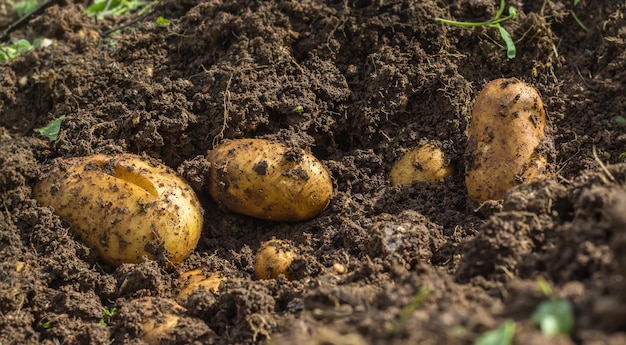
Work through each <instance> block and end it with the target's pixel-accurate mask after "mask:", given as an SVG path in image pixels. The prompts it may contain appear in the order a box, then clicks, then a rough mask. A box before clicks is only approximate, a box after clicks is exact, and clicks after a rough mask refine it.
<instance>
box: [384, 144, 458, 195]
mask: <svg viewBox="0 0 626 345" xmlns="http://www.w3.org/2000/svg"><path fill="white" fill-rule="evenodd" d="M452 172H453V169H452V167H451V166H450V164H449V162H448V160H447V159H446V156H445V154H444V153H443V151H442V150H441V148H439V147H437V146H436V145H433V144H425V145H421V146H418V147H417V148H415V149H413V150H411V151H409V152H407V153H406V154H405V155H404V156H402V158H400V160H399V161H397V162H396V164H394V166H393V168H391V172H390V173H389V179H390V180H391V185H392V186H397V185H404V184H411V183H412V182H413V181H420V182H438V181H443V180H444V179H445V178H447V177H448V176H450V175H452Z"/></svg>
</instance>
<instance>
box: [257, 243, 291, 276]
mask: <svg viewBox="0 0 626 345" xmlns="http://www.w3.org/2000/svg"><path fill="white" fill-rule="evenodd" d="M296 257H297V254H296V252H295V251H294V250H293V248H292V247H291V245H289V243H287V242H285V241H282V240H269V241H266V242H264V243H263V244H261V248H259V251H257V253H256V256H255V257H254V273H255V274H256V276H257V278H259V279H275V278H278V276H279V275H281V274H282V275H284V276H285V277H286V278H287V279H291V277H290V276H289V267H290V266H291V263H292V262H293V260H294V259H295V258H296Z"/></svg>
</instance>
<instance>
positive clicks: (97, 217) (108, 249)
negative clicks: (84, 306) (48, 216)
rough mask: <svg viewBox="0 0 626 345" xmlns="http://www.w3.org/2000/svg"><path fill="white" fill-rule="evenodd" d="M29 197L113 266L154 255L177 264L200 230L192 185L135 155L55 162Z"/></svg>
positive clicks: (192, 244) (192, 248)
mask: <svg viewBox="0 0 626 345" xmlns="http://www.w3.org/2000/svg"><path fill="white" fill-rule="evenodd" d="M34 197H35V199H37V201H38V202H39V204H41V205H43V206H50V207H52V208H54V211H55V212H56V214H58V215H59V216H60V217H61V218H62V219H64V220H65V221H67V222H68V223H69V224H70V228H71V230H72V231H73V232H74V233H75V234H76V235H77V236H78V237H79V238H80V239H81V240H82V241H83V243H85V245H87V246H89V247H92V248H95V249H96V250H97V251H98V254H99V255H100V258H101V259H102V260H103V261H105V262H107V263H109V264H112V265H116V266H117V265H120V264H122V263H137V262H141V261H142V260H143V258H144V257H147V258H149V259H153V258H154V257H155V255H157V254H159V255H165V256H166V257H168V258H169V260H171V261H172V262H174V263H177V262H180V261H182V260H183V259H184V258H186V257H187V256H188V255H189V254H190V253H191V252H192V251H193V250H194V248H195V247H196V244H197V243H198V240H199V238H200V233H201V231H202V209H201V206H200V203H199V202H198V198H197V197H196V194H195V193H194V191H193V190H192V189H191V187H189V186H188V185H187V184H186V183H185V181H184V180H183V179H181V178H180V177H179V176H178V175H176V174H175V173H174V172H173V171H172V170H171V169H169V168H168V167H166V166H165V165H163V164H159V163H153V162H149V161H147V160H144V159H142V158H141V157H139V156H136V155H131V154H121V155H113V156H106V155H93V156H88V157H81V158H69V159H59V160H56V161H55V162H54V163H53V165H52V167H51V169H50V170H49V171H47V173H46V174H44V175H43V178H42V179H41V180H40V181H39V182H38V183H37V184H36V185H35V188H34Z"/></svg>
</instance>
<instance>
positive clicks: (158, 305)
mask: <svg viewBox="0 0 626 345" xmlns="http://www.w3.org/2000/svg"><path fill="white" fill-rule="evenodd" d="M131 303H133V304H136V305H137V306H138V307H139V308H138V309H139V311H140V313H141V320H142V321H141V339H142V340H143V341H145V342H146V343H147V344H150V345H156V344H161V343H162V339H163V338H167V337H168V336H170V335H171V333H172V332H173V331H174V329H175V328H176V326H178V323H179V320H180V316H179V314H180V313H183V312H184V311H185V308H183V307H182V306H180V305H179V304H178V303H176V302H174V301H172V300H170V299H162V298H155V297H143V298H140V299H138V300H134V301H132V302H131Z"/></svg>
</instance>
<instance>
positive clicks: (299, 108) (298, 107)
mask: <svg viewBox="0 0 626 345" xmlns="http://www.w3.org/2000/svg"><path fill="white" fill-rule="evenodd" d="M293 111H294V113H296V114H298V115H300V114H302V113H303V112H304V107H303V106H301V105H299V106H297V107H295V108H293Z"/></svg>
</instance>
